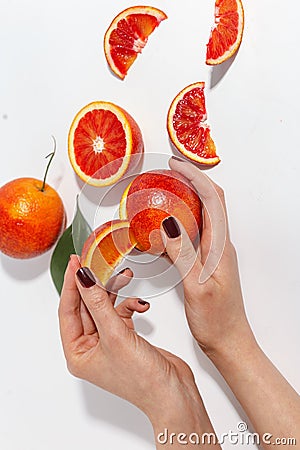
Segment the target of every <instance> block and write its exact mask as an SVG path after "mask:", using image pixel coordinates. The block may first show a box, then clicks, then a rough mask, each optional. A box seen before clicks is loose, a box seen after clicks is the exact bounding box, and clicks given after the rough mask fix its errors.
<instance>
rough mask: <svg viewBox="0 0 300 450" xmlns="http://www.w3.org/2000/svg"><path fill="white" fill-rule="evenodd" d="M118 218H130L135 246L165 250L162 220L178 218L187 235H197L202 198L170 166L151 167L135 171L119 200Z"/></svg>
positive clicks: (157, 250)
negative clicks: (151, 168)
mask: <svg viewBox="0 0 300 450" xmlns="http://www.w3.org/2000/svg"><path fill="white" fill-rule="evenodd" d="M119 211H120V217H121V219H124V220H128V221H129V222H130V228H131V230H132V232H133V235H134V237H135V239H136V242H137V245H136V247H137V248H138V249H139V250H141V251H146V252H148V253H152V254H161V253H163V252H164V250H165V248H164V244H163V242H162V239H161V233H160V227H161V222H162V221H163V220H164V219H165V218H166V217H168V216H173V217H175V218H176V219H178V220H179V221H180V222H181V223H182V225H183V226H184V227H185V229H186V231H187V232H188V234H189V236H190V239H191V240H193V241H194V240H195V239H196V237H197V236H198V235H199V229H200V227H201V223H202V220H201V218H202V216H201V202H200V199H199V197H198V195H197V193H196V192H195V190H194V188H193V186H192V184H191V183H190V182H189V181H188V180H187V179H186V178H185V177H184V176H182V175H181V174H179V173H178V172H175V171H173V170H154V171H150V172H145V173H143V174H141V175H138V176H137V177H136V178H135V179H134V180H133V181H132V183H131V184H130V185H129V187H128V188H127V189H126V190H125V192H124V194H123V197H122V200H121V203H120V210H119Z"/></svg>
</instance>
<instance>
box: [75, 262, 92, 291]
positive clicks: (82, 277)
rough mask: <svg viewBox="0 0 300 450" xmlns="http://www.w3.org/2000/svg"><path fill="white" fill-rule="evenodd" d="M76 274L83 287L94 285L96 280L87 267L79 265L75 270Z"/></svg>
mask: <svg viewBox="0 0 300 450" xmlns="http://www.w3.org/2000/svg"><path fill="white" fill-rule="evenodd" d="M76 276H77V278H78V280H79V282H80V284H81V286H83V287H84V288H90V287H92V286H95V284H96V280H95V277H94V275H93V274H92V272H91V271H90V269H89V268H88V267H81V268H80V269H78V270H77V272H76Z"/></svg>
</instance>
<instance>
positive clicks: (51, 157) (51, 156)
mask: <svg viewBox="0 0 300 450" xmlns="http://www.w3.org/2000/svg"><path fill="white" fill-rule="evenodd" d="M52 139H53V143H54V148H53V152H51V153H49V155H47V156H46V159H47V158H49V156H50V159H49V162H48V164H47V167H46V171H45V175H44V180H43V186H42V189H41V191H42V192H44V190H45V186H46V178H47V174H48V170H49V167H50V164H51V162H52V159H53V158H54V155H55V152H56V139H55V137H54V136H52Z"/></svg>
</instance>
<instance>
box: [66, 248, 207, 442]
mask: <svg viewBox="0 0 300 450" xmlns="http://www.w3.org/2000/svg"><path fill="white" fill-rule="evenodd" d="M131 277H132V272H131V271H130V270H129V269H126V271H125V272H123V273H122V274H119V275H117V276H116V277H115V278H114V280H113V281H112V283H111V284H113V289H114V291H115V292H116V291H118V289H120V288H121V287H122V286H124V285H125V284H128V282H129V281H130V278H131ZM115 301H116V294H109V293H108V292H107V291H106V290H105V289H104V288H103V287H102V286H99V285H98V284H97V283H96V280H95V279H94V277H93V274H92V273H91V272H90V271H89V270H88V269H87V268H81V267H80V264H79V261H78V258H77V257H76V256H72V257H71V259H70V262H69V265H68V267H67V270H66V274H65V280H64V286H63V290H62V295H61V301H60V306H59V319H60V330H61V337H62V343H63V348H64V352H65V356H66V360H67V365H68V368H69V370H70V372H71V373H72V374H73V375H74V376H76V377H79V378H83V379H85V380H87V381H89V382H91V383H93V384H95V385H97V386H99V387H101V388H103V389H105V390H107V391H109V392H111V393H113V394H116V395H118V396H120V397H122V398H124V399H126V400H128V401H129V402H131V403H133V404H134V405H136V406H137V407H138V408H140V409H141V410H142V411H143V412H144V413H145V414H146V415H147V416H148V417H149V419H150V421H151V422H152V424H153V427H154V429H155V432H157V434H158V433H159V432H162V431H163V430H164V428H166V427H168V429H169V431H172V432H175V433H176V432H185V433H188V432H190V433H192V432H197V431H198V432H200V433H201V432H212V431H213V430H212V427H211V424H210V421H209V419H208V416H207V414H206V411H205V408H204V406H203V403H202V401H201V398H200V395H199V392H198V390H197V387H196V385H195V381H194V376H193V374H192V372H191V370H190V368H189V367H188V365H187V364H186V363H185V362H184V361H182V360H181V359H180V358H178V357H176V356H175V355H172V354H171V353H169V352H167V351H165V350H162V349H160V348H157V347H154V346H152V345H151V344H150V343H149V342H147V341H146V340H145V339H143V338H142V337H141V336H139V335H138V334H137V333H136V332H135V331H134V324H133V321H132V315H133V313H134V312H139V313H143V312H145V311H147V310H148V309H149V304H148V303H147V302H144V301H141V300H139V299H136V298H127V299H126V300H124V301H123V302H122V303H120V304H119V305H118V306H117V307H116V308H114V304H115ZM189 430H190V431H189ZM165 447H166V446H165ZM166 448H168V447H166ZM172 448H177V447H176V446H174V445H172ZM178 448H180V447H178Z"/></svg>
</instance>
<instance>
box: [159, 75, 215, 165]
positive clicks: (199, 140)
mask: <svg viewBox="0 0 300 450" xmlns="http://www.w3.org/2000/svg"><path fill="white" fill-rule="evenodd" d="M204 87H205V84H204V83H203V82H198V83H194V84H191V85H189V86H187V87H186V88H184V89H183V90H182V91H181V92H179V94H178V95H177V96H176V97H175V98H174V100H173V101H172V103H171V106H170V109H169V112H168V118H167V128H168V133H169V137H170V139H171V141H172V143H173V144H174V145H175V147H176V148H177V150H178V151H180V153H182V154H183V155H184V156H186V157H187V158H189V159H191V160H192V161H195V162H197V163H199V164H204V165H208V166H211V165H215V164H218V163H219V162H220V158H219V157H218V156H217V154H216V146H215V144H214V141H213V140H212V138H211V135H210V127H209V125H208V124H207V122H206V119H207V114H206V106H205V97H204Z"/></svg>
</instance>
